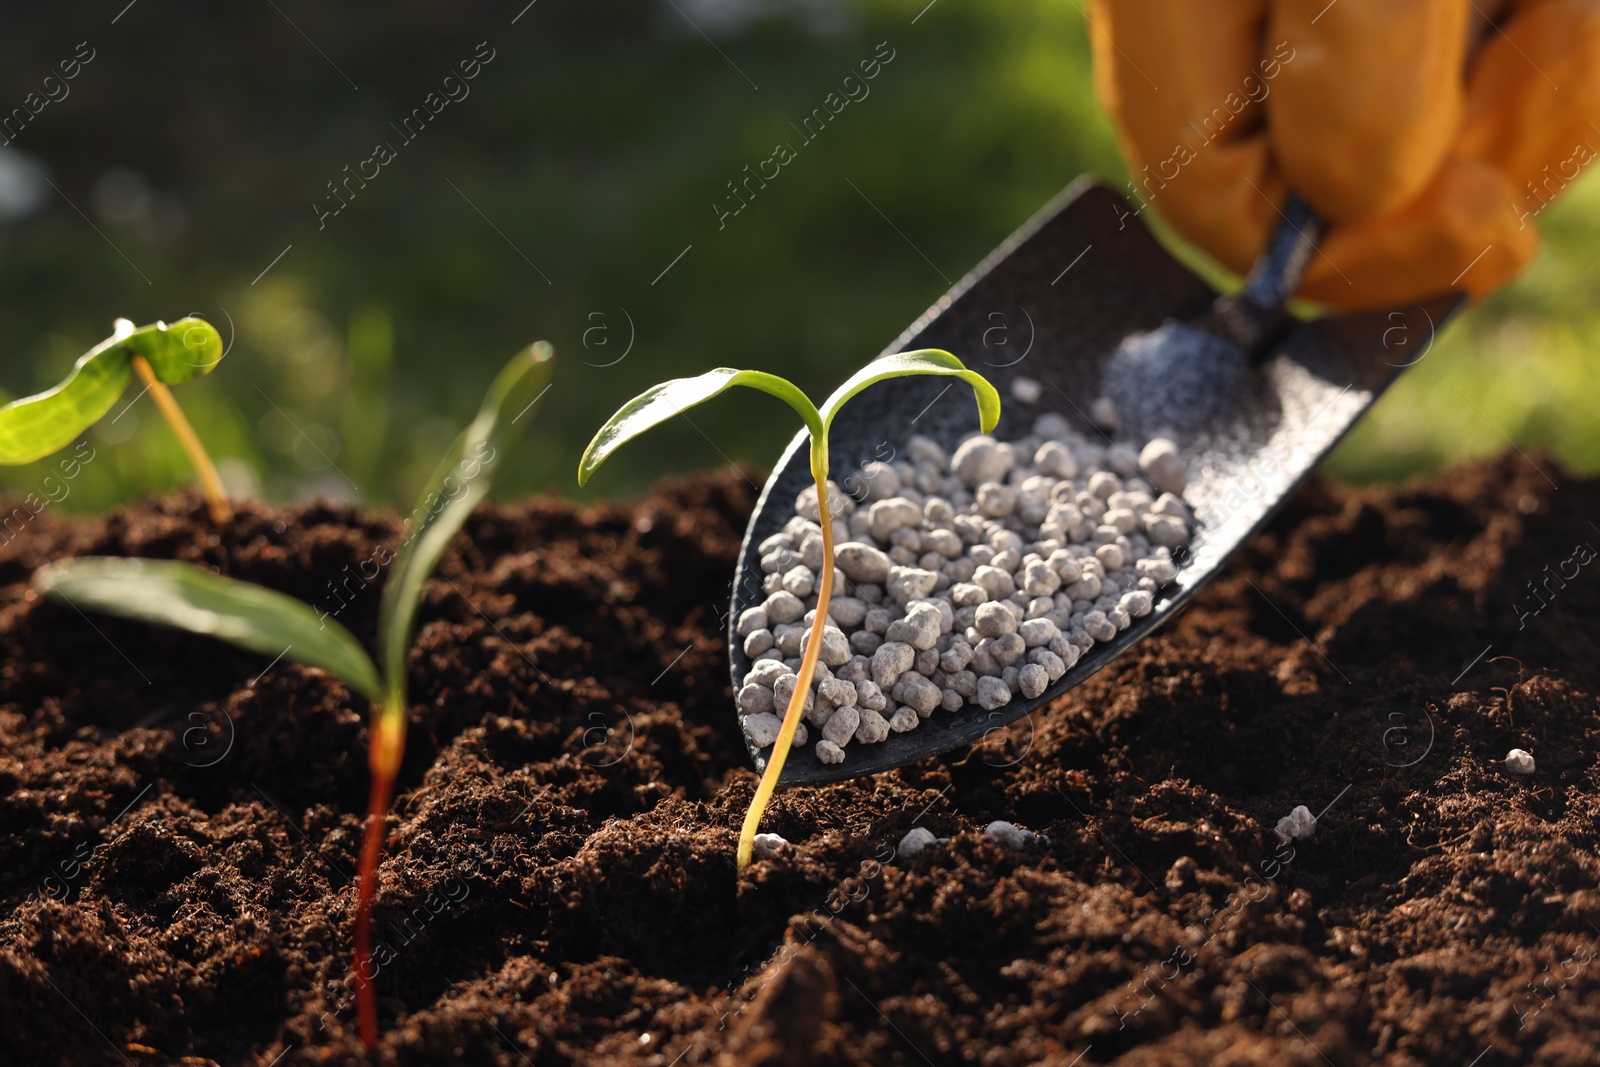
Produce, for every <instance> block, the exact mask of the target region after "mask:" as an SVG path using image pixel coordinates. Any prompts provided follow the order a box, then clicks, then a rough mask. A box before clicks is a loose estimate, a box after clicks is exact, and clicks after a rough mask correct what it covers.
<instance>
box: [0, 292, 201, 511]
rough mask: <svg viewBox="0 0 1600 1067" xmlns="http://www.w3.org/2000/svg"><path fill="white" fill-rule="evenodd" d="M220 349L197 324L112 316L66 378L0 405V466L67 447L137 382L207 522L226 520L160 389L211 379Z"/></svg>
mask: <svg viewBox="0 0 1600 1067" xmlns="http://www.w3.org/2000/svg"><path fill="white" fill-rule="evenodd" d="M222 351H223V349H222V337H221V335H220V334H218V333H217V329H216V327H215V326H212V325H211V324H210V323H209V322H206V321H205V320H204V319H195V318H188V319H179V320H178V321H177V322H175V323H173V324H172V325H171V326H168V325H167V324H166V323H164V322H157V323H154V324H153V325H150V326H139V327H135V326H134V325H133V323H131V322H129V321H128V320H127V319H118V320H117V321H116V326H115V332H114V333H113V334H112V335H111V336H110V337H108V338H107V339H106V340H104V341H102V342H100V343H99V344H97V345H95V346H94V347H93V348H91V349H90V350H89V351H87V352H85V353H84V354H83V355H82V356H81V357H79V359H78V362H77V363H75V364H73V367H72V373H71V374H69V375H67V378H66V381H64V382H62V383H61V384H60V385H58V386H56V387H55V388H54V389H49V390H46V391H45V392H43V393H39V394H37V395H35V396H25V397H23V398H22V399H21V400H13V401H12V402H11V403H9V404H7V405H6V406H5V407H0V463H5V464H12V465H15V464H19V463H32V462H33V461H34V460H37V459H43V458H44V457H46V456H48V455H50V454H51V453H53V452H59V451H60V450H61V449H63V448H65V447H67V446H68V445H69V444H71V443H72V441H73V439H74V438H76V437H77V436H78V435H79V434H81V433H83V432H84V431H85V430H87V429H88V428H89V427H91V426H93V425H94V424H95V423H97V422H99V421H100V419H101V417H102V416H104V415H105V413H106V412H108V411H110V410H111V405H113V404H115V403H116V402H117V398H118V397H120V396H122V394H123V393H124V392H126V391H127V388H128V384H129V383H130V382H132V381H133V379H134V378H136V377H137V378H138V379H139V380H140V381H142V382H143V383H144V385H145V389H146V390H147V391H148V392H149V393H150V398H151V399H152V400H154V401H155V402H156V407H158V408H160V409H161V414H162V417H164V418H165V419H166V420H167V425H169V426H171V427H172V432H173V434H174V435H176V437H177V438H178V443H179V444H181V445H182V446H183V450H184V451H185V452H186V453H188V455H189V462H190V463H192V464H193V465H194V469H195V473H196V474H198V475H199V476H200V486H201V488H202V489H203V490H204V492H205V496H206V507H207V509H208V510H209V511H210V512H211V521H212V522H214V523H216V524H217V525H218V526H221V525H223V524H224V523H226V522H227V521H228V520H229V519H231V518H233V510H232V509H231V508H230V507H229V506H228V498H227V496H226V495H225V494H224V493H223V491H222V479H221V478H219V477H217V468H216V467H215V466H213V465H212V463H211V457H210V456H209V455H207V454H206V450H205V446H203V445H202V444H201V443H200V438H199V437H198V436H196V435H195V432H194V427H192V426H190V425H189V420H188V419H186V418H184V415H183V409H182V408H180V407H178V402H177V400H175V399H173V396H172V390H170V389H168V388H167V386H168V385H175V384H177V383H178V382H186V381H188V380H189V379H191V378H198V377H199V376H200V375H202V374H210V373H211V371H212V370H213V369H214V368H215V367H216V365H217V364H218V363H219V362H221V360H222Z"/></svg>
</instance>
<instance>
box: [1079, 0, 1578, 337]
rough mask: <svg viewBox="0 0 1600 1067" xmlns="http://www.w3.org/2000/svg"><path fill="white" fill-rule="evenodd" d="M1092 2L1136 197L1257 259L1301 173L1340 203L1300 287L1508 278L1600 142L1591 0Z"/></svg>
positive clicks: (1384, 291) (1418, 286)
mask: <svg viewBox="0 0 1600 1067" xmlns="http://www.w3.org/2000/svg"><path fill="white" fill-rule="evenodd" d="M1491 19H1494V20H1497V21H1495V22H1491ZM1089 22H1090V27H1089V40H1090V42H1091V44H1092V46H1093V49H1094V65H1095V86H1096V90H1097V92H1098V94H1099V96H1100V100H1101V102H1102V104H1103V105H1104V106H1105V108H1106V110H1107V111H1109V112H1110V113H1111V116H1112V118H1113V121H1114V124H1115V126H1116V129H1117V135H1118V139H1119V142H1120V144H1121V147H1122V152H1123V156H1124V158H1125V159H1126V160H1127V162H1128V168H1129V170H1130V171H1131V172H1132V174H1133V175H1134V184H1135V192H1136V193H1137V195H1138V197H1139V199H1141V200H1143V201H1145V202H1146V203H1148V204H1149V205H1150V206H1151V207H1153V208H1154V209H1155V210H1157V211H1158V212H1160V213H1161V214H1162V215H1163V216H1164V217H1165V218H1166V219H1168V220H1169V221H1170V222H1171V223H1172V224H1173V226H1175V227H1176V228H1177V230H1178V231H1179V232H1180V233H1182V234H1183V235H1184V236H1185V237H1187V238H1189V239H1190V240H1192V241H1194V242H1195V243H1197V244H1198V245H1200V246H1201V247H1202V248H1204V249H1205V250H1206V251H1208V252H1209V253H1211V255H1213V256H1215V257H1216V258H1217V259H1218V260H1219V261H1220V262H1221V263H1223V264H1224V265H1225V266H1227V267H1228V268H1230V269H1232V270H1234V271H1238V272H1240V273H1243V272H1245V271H1247V270H1249V268H1250V264H1251V263H1252V262H1253V260H1254V259H1255V256H1256V253H1257V252H1258V251H1260V249H1261V247H1262V246H1263V245H1264V244H1265V242H1266V236H1267V233H1268V232H1269V230H1270V229H1271V227H1272V226H1273V225H1274V224H1275V223H1276V221H1277V219H1278V214H1277V210H1276V208H1275V207H1274V205H1276V204H1281V203H1282V202H1283V200H1284V198H1285V196H1286V195H1287V191H1288V190H1290V189H1292V190H1294V191H1295V192H1298V193H1299V194H1300V195H1301V196H1303V197H1305V199H1306V200H1307V202H1309V203H1310V204H1311V206H1312V207H1313V208H1315V209H1316V210H1317V211H1318V212H1319V213H1320V214H1321V215H1322V216H1323V218H1324V219H1326V220H1327V223H1328V229H1327V231H1326V232H1325V234H1324V236H1323V238H1322V239H1321V240H1319V241H1318V250H1319V251H1318V252H1317V253H1314V254H1313V255H1312V257H1311V260H1310V263H1309V265H1308V266H1307V269H1306V273H1305V278H1304V280H1303V282H1302V283H1301V286H1300V295H1301V296H1304V297H1309V298H1311V299H1313V300H1319V301H1323V302H1325V303H1328V304H1332V305H1334V306H1337V307H1342V308H1374V307H1382V306H1386V305H1395V304H1400V303H1404V302H1407V301H1412V300H1416V299H1420V298H1423V297H1427V296H1432V295H1434V294H1437V293H1441V292H1445V291H1448V290H1450V289H1452V288H1454V289H1461V290H1465V291H1466V292H1467V293H1468V294H1469V295H1470V296H1472V297H1473V298H1474V299H1476V298H1479V297H1482V296H1484V295H1486V294H1488V293H1490V292H1493V291H1494V290H1495V289H1496V288H1498V287H1499V286H1501V285H1502V284H1504V283H1505V282H1506V281H1508V280H1510V279H1511V278H1512V277H1513V276H1515V275H1516V274H1517V273H1518V272H1519V271H1520V270H1521V269H1522V268H1523V267H1524V266H1526V265H1527V264H1528V262H1529V261H1530V260H1532V258H1533V256H1534V253H1535V252H1536V251H1537V250H1538V246H1539V237H1538V233H1537V232H1536V230H1535V228H1534V217H1535V216H1536V215H1537V214H1538V213H1539V212H1540V211H1541V210H1542V209H1543V208H1544V207H1545V206H1546V205H1547V204H1548V203H1549V202H1550V201H1551V200H1552V199H1554V197H1555V196H1556V195H1557V194H1558V193H1560V192H1561V190H1562V189H1563V188H1565V187H1566V186H1567V185H1570V184H1571V183H1572V182H1573V181H1574V180H1576V179H1577V178H1578V177H1579V176H1580V174H1581V173H1582V172H1584V171H1586V169H1587V165H1588V164H1589V163H1590V162H1592V161H1594V160H1595V159H1596V157H1597V156H1600V4H1596V3H1593V2H1584V0H1513V2H1510V3H1506V2H1494V0H1402V2H1396V0H1332V2H1329V0H1093V3H1092V6H1091V9H1090V12H1089Z"/></svg>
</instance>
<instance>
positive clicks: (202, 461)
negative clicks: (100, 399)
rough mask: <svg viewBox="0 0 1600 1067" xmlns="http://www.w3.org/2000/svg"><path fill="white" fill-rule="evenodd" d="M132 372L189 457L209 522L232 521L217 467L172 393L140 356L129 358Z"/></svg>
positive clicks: (231, 510)
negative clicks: (198, 482)
mask: <svg viewBox="0 0 1600 1067" xmlns="http://www.w3.org/2000/svg"><path fill="white" fill-rule="evenodd" d="M133 369H134V372H135V373H137V374H138V375H139V379H140V380H141V381H143V382H144V384H145V386H146V388H147V389H148V391H149V393H150V398H151V399H152V400H154V401H155V402H156V407H158V408H160V409H161V414H162V417H164V418H165V419H166V420H167V425H168V426H171V427H172V432H173V434H174V435H175V436H176V437H177V438H178V443H179V444H180V445H182V446H183V450H184V451H185V452H187V453H188V454H189V462H190V463H191V464H193V465H194V469H195V473H196V474H198V475H199V476H200V488H201V489H202V490H203V491H204V492H205V495H206V507H207V508H209V509H210V511H211V521H212V522H213V523H215V524H216V525H218V526H222V525H224V524H226V523H227V522H228V521H229V520H231V519H232V518H233V509H232V508H230V507H229V506H228V498H227V495H226V494H224V493H223V491H222V479H221V478H219V477H217V468H216V467H214V466H212V464H211V457H210V456H208V455H207V454H206V449H205V446H204V445H202V444H201V443H200V438H199V436H198V435H197V434H196V433H195V432H194V427H193V426H190V425H189V420H188V419H186V418H184V416H183V409H182V408H180V407H179V406H178V402H177V400H175V399H173V396H172V390H171V389H168V388H167V385H166V383H165V382H163V381H162V380H161V379H159V378H157V377H156V372H155V371H154V370H152V369H151V368H150V364H149V363H148V362H146V360H145V358H144V357H143V356H134V357H133Z"/></svg>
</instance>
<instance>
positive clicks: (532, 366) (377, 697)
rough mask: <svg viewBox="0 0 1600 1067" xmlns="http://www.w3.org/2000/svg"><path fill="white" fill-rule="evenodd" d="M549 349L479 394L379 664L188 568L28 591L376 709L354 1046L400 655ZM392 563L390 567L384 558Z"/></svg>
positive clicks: (389, 595)
mask: <svg viewBox="0 0 1600 1067" xmlns="http://www.w3.org/2000/svg"><path fill="white" fill-rule="evenodd" d="M551 358H552V352H551V349H550V346H549V345H547V344H545V343H543V342H540V343H538V344H535V345H531V346H529V347H528V348H525V349H523V350H522V351H521V352H519V353H518V354H517V355H516V357H515V358H513V359H512V360H511V362H510V363H509V364H507V366H506V368H505V369H504V370H502V371H501V372H500V374H499V376H498V377H497V378H495V381H494V384H493V385H492V386H490V388H489V392H488V394H487V395H486V396H485V397H484V400H483V407H482V408H481V409H480V410H479V412H478V416H477V418H475V419H473V421H472V423H471V425H469V426H468V427H467V428H466V429H465V430H463V431H462V433H461V435H460V436H459V437H457V438H456V440H455V443H454V444H452V445H451V446H450V450H449V452H447V453H446V454H445V457H444V459H443V460H441V461H440V463H439V466H438V468H437V469H435V470H434V472H433V477H432V478H431V479H429V482H428V486H427V488H426V489H425V490H424V491H423V494H422V499H421V500H420V501H419V503H418V504H417V507H416V510H415V511H413V512H412V514H413V515H414V516H421V518H420V519H419V520H418V521H417V525H416V526H415V527H413V528H412V529H410V530H409V531H408V532H407V535H406V538H405V540H404V541H403V542H402V544H401V547H400V550H399V552H398V553H397V554H395V555H394V556H393V557H392V558H393V563H392V567H393V569H392V570H391V571H390V573H389V578H388V580H387V581H386V582H385V583H384V586H383V601H382V604H381V606H380V608H379V615H378V658H377V663H376V664H375V663H374V662H373V660H372V659H371V658H370V657H369V656H368V655H367V653H366V651H365V650H364V649H363V648H362V647H361V643H360V642H359V641H357V640H356V639H355V636H354V635H353V634H351V633H350V631H349V630H346V629H345V628H344V627H343V626H341V625H339V623H337V622H335V621H334V620H333V619H331V618H328V617H326V614H325V613H322V612H318V611H317V610H316V609H314V608H313V607H311V606H310V605H309V604H306V603H303V602H302V601H299V600H296V599H294V598H293V597H289V596H285V595H284V594H282V593H279V592H276V591H274V590H271V589H267V588H264V587H263V586H259V585H254V584H252V583H250V582H241V581H237V580H235V579H232V578H224V577H222V576H220V575H217V574H213V573H212V572H210V571H208V570H205V569H203V568H200V567H196V566H194V565H193V564H189V563H180V562H174V561H170V560H142V559H120V558H116V557H108V556H100V557H95V556H86V557H83V558H81V559H73V560H66V561H63V562H61V563H56V564H53V565H51V566H48V567H44V568H42V569H41V570H40V571H39V572H38V573H37V574H36V575H35V576H34V583H35V584H36V585H37V586H38V587H39V589H40V590H42V591H43V592H44V593H46V594H48V595H50V596H53V597H57V598H59V599H61V600H64V601H66V602H68V603H69V604H72V605H73V606H74V607H76V608H79V609H87V610H93V611H103V612H106V613H107V614H111V615H119V616H121V617H123V618H128V619H134V620H137V621H140V622H148V623H154V624H157V625H162V626H171V627H174V628H176V629H179V630H188V631H190V632H191V633H198V634H207V635H209V636H212V637H218V638H221V639H222V640H224V641H227V642H229V643H231V644H235V645H238V646H240V647H241V648H245V649H248V650H250V651H252V652H259V653H261V654H262V655H266V656H274V657H282V658H284V659H290V660H294V661H296V662H298V663H303V664H305V665H306V666H308V667H316V668H319V669H321V670H325V671H327V672H328V673H330V674H332V675H334V676H335V677H337V678H339V679H340V680H341V681H343V682H344V683H345V684H346V685H348V686H350V688H351V689H353V690H355V691H356V692H358V693H360V694H361V695H362V696H364V697H366V698H367V699H368V700H369V701H371V702H372V708H373V715H372V720H371V728H370V730H369V733H368V742H367V761H368V764H369V766H370V768H371V771H372V789H371V794H370V797H369V804H368V814H367V824H366V834H365V837H364V839H363V841H362V848H361V869H360V874H359V876H358V888H357V902H356V932H355V959H354V967H353V970H354V976H355V986H356V1000H357V1008H358V1014H359V1017H360V1027H361V1040H362V1042H363V1043H364V1044H365V1045H366V1046H367V1047H368V1048H371V1047H372V1046H373V1045H374V1044H375V1043H376V1042H377V1039H378V1009H377V1002H376V999H375V997H374V993H373V989H372V975H373V972H372V968H371V963H370V961H371V957H372V902H373V897H374V896H375V895H376V892H377V876H378V857H379V854H380V853H381V851H382V849H383V838H384V834H383V829H384V819H385V816H386V814H387V812H388V810H389V801H390V799H391V797H392V795H393V792H394V781H395V775H396V774H397V773H398V772H399V770H400V757H401V754H402V753H403V751H404V749H405V739H406V649H407V648H408V647H409V646H410V644H411V631H412V624H413V623H414V622H415V620H416V615H417V605H418V603H419V602H420V601H421V598H422V587H423V585H424V584H425V583H426V582H427V580H428V576H429V575H430V574H432V573H433V569H434V567H435V566H436V565H437V564H438V562H439V559H440V557H442V556H443V555H444V551H445V549H446V548H447V547H449V545H450V541H451V539H453V538H454V537H455V535H456V533H457V532H458V531H459V530H460V529H461V527H462V524H464V523H465V522H466V521H467V516H468V515H470V514H471V513H472V509H473V508H474V507H476V506H477V505H478V503H479V501H481V500H483V498H484V497H485V496H486V495H487V494H488V492H489V486H490V484H491V482H492V481H493V478H494V474H495V470H496V468H497V467H498V466H499V464H500V463H501V461H502V460H503V458H504V455H505V453H506V452H507V451H509V449H510V448H511V447H512V446H514V445H515V443H516V441H517V439H518V438H520V436H521V434H522V431H523V430H524V429H525V428H526V427H527V425H528V422H529V421H532V420H531V419H527V420H526V421H525V417H526V415H527V412H528V409H529V408H531V407H532V406H533V403H534V401H536V400H537V399H538V398H539V396H541V395H542V393H543V390H544V388H545V382H546V380H547V379H548V378H549V376H550V361H551ZM380 561H381V562H385V563H386V562H388V560H387V559H382V560H380Z"/></svg>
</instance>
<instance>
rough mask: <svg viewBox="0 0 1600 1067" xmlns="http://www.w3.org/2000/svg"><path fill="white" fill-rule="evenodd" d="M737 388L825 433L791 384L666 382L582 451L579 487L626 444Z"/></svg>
mask: <svg viewBox="0 0 1600 1067" xmlns="http://www.w3.org/2000/svg"><path fill="white" fill-rule="evenodd" d="M736 385H744V386H749V387H750V388H752V389H759V390H761V391H762V392H764V393H770V394H771V395H773V396H775V397H777V398H778V399H780V400H782V401H784V402H785V403H787V404H788V405H789V406H790V407H792V408H794V409H795V411H797V412H799V414H800V417H801V418H802V419H804V420H805V424H806V428H807V429H808V430H810V431H811V433H812V434H813V435H817V434H820V433H821V432H822V419H821V417H820V416H819V415H818V414H817V409H816V406H815V405H813V404H812V403H811V401H810V400H809V399H808V398H807V397H806V395H805V394H804V393H802V392H801V391H800V390H799V388H798V387H796V386H795V385H794V384H793V383H791V382H789V381H787V380H785V379H783V378H780V377H778V376H777V375H776V374H767V373H765V372H764V371H758V370H734V369H733V368H731V367H718V368H717V369H716V370H710V371H706V372H705V373H704V374H701V375H698V376H696V377H693V378H674V379H672V380H671V381H670V382H662V383H661V384H660V385H657V386H654V387H652V388H650V389H647V390H645V391H644V392H643V393H640V394H639V395H638V396H636V397H634V398H633V399H632V400H630V401H628V402H627V403H626V404H624V405H623V406H622V407H621V408H620V409H619V410H618V411H617V413H616V414H615V415H613V416H611V418H610V419H609V420H608V421H607V422H606V424H605V425H604V426H602V427H600V432H599V433H597V434H595V435H594V440H593V441H590V442H589V447H588V448H586V449H584V450H583V458H582V459H580V460H579V461H578V484H579V485H583V484H585V483H587V482H588V481H589V477H590V475H592V474H594V472H595V470H596V468H598V467H599V466H600V464H602V463H604V462H605V460H606V458H607V457H608V456H610V455H611V453H613V452H615V451H616V450H617V449H618V448H620V447H621V446H622V444H623V443H624V442H627V441H631V440H633V439H634V438H635V437H638V436H639V435H640V434H642V433H644V432H645V431H646V430H648V429H650V428H651V427H653V426H659V425H660V424H661V423H663V422H666V421H667V420H668V419H670V418H672V417H673V416H674V415H677V414H679V413H681V412H683V411H684V410H686V409H688V408H692V407H694V406H695V405H696V404H703V403H705V402H706V401H707V400H710V399H711V398H712V397H714V396H716V395H718V394H719V393H722V392H724V391H726V390H728V389H731V388H733V387H734V386H736Z"/></svg>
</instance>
